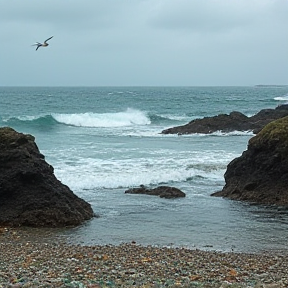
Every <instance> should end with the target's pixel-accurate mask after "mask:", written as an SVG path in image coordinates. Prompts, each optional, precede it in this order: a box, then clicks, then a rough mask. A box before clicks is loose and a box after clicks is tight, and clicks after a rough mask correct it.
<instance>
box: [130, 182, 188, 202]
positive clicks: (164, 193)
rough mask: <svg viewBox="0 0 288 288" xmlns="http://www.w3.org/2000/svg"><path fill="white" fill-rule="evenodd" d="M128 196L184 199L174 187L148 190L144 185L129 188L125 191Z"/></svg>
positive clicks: (182, 194)
mask: <svg viewBox="0 0 288 288" xmlns="http://www.w3.org/2000/svg"><path fill="white" fill-rule="evenodd" d="M125 193H129V194H146V195H155V196H160V198H168V199H171V198H178V197H185V196H186V195H185V193H184V192H182V191H181V190H179V189H178V188H175V187H169V186H159V187H157V188H154V189H148V188H146V187H145V186H144V185H141V186H140V187H139V188H131V189H128V190H126V191H125Z"/></svg>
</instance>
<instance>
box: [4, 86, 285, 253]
mask: <svg viewBox="0 0 288 288" xmlns="http://www.w3.org/2000/svg"><path fill="white" fill-rule="evenodd" d="M287 101H288V87H0V126H11V127H12V128H14V129H16V130H17V131H19V132H23V133H29V134H32V135H34V136H35V137H36V143H37V145H38V147H39V149H40V151H41V152H42V153H43V154H44V155H45V157H46V161H47V162H48V163H50V164H51V165H52V166H53V167H54V169H55V175H56V177H57V178H58V179H59V180H61V181H62V182H63V183H65V184H66V185H68V186H69V187H70V188H71V189H72V190H73V191H74V193H76V194H77V195H78V196H80V197H81V198H83V199H85V200H86V201H88V202H89V203H90V204H91V205H92V207H93V209H94V211H95V213H96V214H98V215H99V216H100V217H99V218H95V219H93V220H91V221H89V222H87V223H85V224H84V225H83V226H81V227H78V228H75V229H68V230H65V231H62V232H61V233H62V234H63V235H65V236H67V237H69V239H70V241H71V242H76V243H85V244H119V243H122V242H130V241H132V240H134V241H136V242H138V243H140V244H145V245H148V244H151V245H175V246H188V247H196V248H201V249H220V250H230V249H232V248H233V250H236V251H237V250H238V251H258V250H266V249H286V248H287V246H286V245H287V244H286V242H287V236H288V235H287V234H288V233H287V228H288V212H287V210H285V209H280V208H276V207H264V206H253V205H249V204H247V203H241V202H234V201H230V200H227V199H222V198H215V197H211V196H210V194H211V193H213V192H215V191H217V190H220V189H221V188H222V187H223V185H224V177H223V175H224V173H225V171H226V166H227V164H228V163H229V162H230V161H231V160H233V159H234V158H235V157H238V156H240V155H241V153H242V152H243V151H244V150H245V149H246V147H247V142H248V140H249V139H250V138H251V137H252V136H253V133H252V132H251V131H245V132H239V131H234V132H232V133H228V134H227V133H226V134H223V133H221V132H216V133H214V134H211V135H199V134H197V135H186V136H177V135H162V134H160V133H161V131H162V130H163V129H166V128H169V127H173V126H177V125H182V124H186V123H188V122H189V121H191V120H192V119H195V118H199V117H200V118H202V117H206V116H214V115H217V114H219V113H230V112H232V111H240V112H242V113H244V114H246V115H248V116H251V115H253V114H255V113H257V112H258V111H260V110H261V109H264V108H275V107H276V106H277V105H279V104H282V103H286V102H287ZM141 184H144V185H147V186H150V187H154V186H157V185H160V184H161V185H171V186H175V187H178V188H180V189H181V190H182V191H183V192H185V193H186V197H185V198H183V199H175V200H167V199H160V198H158V197H152V196H145V195H130V194H125V193H124V192H125V190H126V189H128V188H130V187H137V186H139V185H141ZM59 233H60V232H59Z"/></svg>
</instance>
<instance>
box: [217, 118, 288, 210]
mask: <svg viewBox="0 0 288 288" xmlns="http://www.w3.org/2000/svg"><path fill="white" fill-rule="evenodd" d="M225 182H226V184H225V186H224V188H223V189H222V191H219V192H216V193H214V194H212V196H222V197H227V198H230V199H235V200H245V201H250V202H256V203H262V204H275V205H279V206H288V117H284V118H282V119H279V120H276V121H273V122H271V123H269V124H268V125H266V126H265V127H264V128H263V129H262V130H261V131H260V132H259V133H258V134H257V135H256V136H254V137H253V138H251V139H250V141H249V144H248V149H247V150H246V151H244V152H243V154H242V156H240V157H238V158H236V159H234V160H233V161H232V162H230V164H229V165H228V166H227V171H226V173H225Z"/></svg>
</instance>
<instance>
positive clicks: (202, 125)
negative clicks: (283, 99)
mask: <svg viewBox="0 0 288 288" xmlns="http://www.w3.org/2000/svg"><path fill="white" fill-rule="evenodd" d="M285 116H288V105H281V106H278V107H277V108H275V109H263V110H261V111H260V112H259V113H257V114H256V115H254V116H252V117H247V116H245V115H244V114H242V113H240V112H231V113H230V114H229V115H228V114H220V115H218V116H214V117H205V118H203V119H195V120H193V121H191V122H189V123H188V124H186V125H183V126H177V127H173V128H169V129H166V130H163V131H162V134H178V135H183V134H193V133H203V134H209V133H213V132H216V131H222V132H226V133H227V132H232V131H253V132H254V133H255V134H256V133H258V132H259V131H260V130H261V129H262V128H263V127H264V126H265V125H267V124H268V123H269V122H271V121H274V120H277V119H279V118H283V117H285Z"/></svg>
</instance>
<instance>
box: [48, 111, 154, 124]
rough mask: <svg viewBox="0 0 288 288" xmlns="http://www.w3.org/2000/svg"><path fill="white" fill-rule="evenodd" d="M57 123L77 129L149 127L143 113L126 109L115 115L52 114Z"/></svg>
mask: <svg viewBox="0 0 288 288" xmlns="http://www.w3.org/2000/svg"><path fill="white" fill-rule="evenodd" d="M51 116H52V117H53V118H54V119H55V120H56V121H57V122H59V123H62V124H66V125H71V126H77V127H95V128H96V127H123V126H137V125H149V124H151V121H150V119H149V117H148V116H147V115H146V113H145V112H142V111H139V110H135V109H131V108H128V109H127V110H126V111H124V112H115V113H92V112H87V113H78V114H52V115H51Z"/></svg>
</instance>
